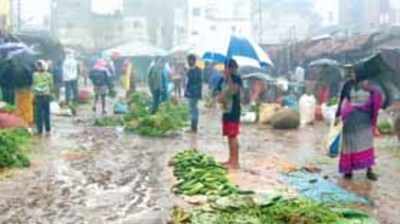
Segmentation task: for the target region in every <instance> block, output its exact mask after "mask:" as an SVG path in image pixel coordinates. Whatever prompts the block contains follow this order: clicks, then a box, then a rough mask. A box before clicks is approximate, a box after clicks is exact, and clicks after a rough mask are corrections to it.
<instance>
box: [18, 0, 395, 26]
mask: <svg viewBox="0 0 400 224" xmlns="http://www.w3.org/2000/svg"><path fill="white" fill-rule="evenodd" d="M122 1H123V0H93V5H92V10H93V11H94V12H97V13H104V14H107V13H112V12H114V11H115V10H119V9H122ZM243 1H249V0H243ZM314 1H315V7H316V9H317V11H318V12H319V13H320V14H321V16H322V17H323V18H324V22H325V23H326V22H327V21H329V15H330V14H332V15H333V17H334V18H333V22H336V21H337V14H338V13H337V10H338V6H337V2H338V0H314ZM397 1H399V0H397ZM49 2H50V0H24V1H23V4H24V5H23V15H24V20H28V21H31V22H32V23H34V24H40V23H43V18H44V17H46V15H48V14H49V10H50V6H49ZM395 2H396V0H395ZM399 2H400V1H399Z"/></svg>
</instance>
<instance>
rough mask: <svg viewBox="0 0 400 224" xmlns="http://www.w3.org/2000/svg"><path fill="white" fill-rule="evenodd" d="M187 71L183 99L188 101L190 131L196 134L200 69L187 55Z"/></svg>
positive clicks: (199, 94)
mask: <svg viewBox="0 0 400 224" xmlns="http://www.w3.org/2000/svg"><path fill="white" fill-rule="evenodd" d="M187 60H188V64H189V67H190V68H189V71H188V72H187V75H186V78H187V84H186V90H185V97H186V98H187V99H188V101H189V110H190V115H191V131H192V132H193V133H197V129H198V124H199V108H198V103H199V100H200V99H201V95H202V87H203V86H202V85H203V82H202V80H201V75H202V72H201V69H200V68H199V67H197V66H196V56H194V55H192V54H191V55H189V56H188V58H187Z"/></svg>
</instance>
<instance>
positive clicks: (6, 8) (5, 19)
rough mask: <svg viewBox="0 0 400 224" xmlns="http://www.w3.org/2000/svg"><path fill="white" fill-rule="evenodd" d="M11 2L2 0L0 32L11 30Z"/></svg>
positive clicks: (0, 3) (0, 1) (0, 5)
mask: <svg viewBox="0 0 400 224" xmlns="http://www.w3.org/2000/svg"><path fill="white" fill-rule="evenodd" d="M10 15H11V1H10V0H0V31H4V30H7V29H9V26H10V22H11V17H10Z"/></svg>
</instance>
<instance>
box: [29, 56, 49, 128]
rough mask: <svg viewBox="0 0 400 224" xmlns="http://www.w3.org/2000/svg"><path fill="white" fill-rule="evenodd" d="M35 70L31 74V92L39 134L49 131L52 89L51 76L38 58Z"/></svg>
mask: <svg viewBox="0 0 400 224" xmlns="http://www.w3.org/2000/svg"><path fill="white" fill-rule="evenodd" d="M36 69H37V71H36V72H35V73H34V74H33V94H34V102H35V111H36V114H35V115H36V116H35V121H36V128H37V132H38V134H39V135H41V134H42V133H43V128H45V130H46V133H47V134H50V132H51V122H50V101H51V98H52V91H53V76H52V75H51V74H50V73H49V72H47V65H46V62H44V61H43V60H40V61H38V62H37V63H36Z"/></svg>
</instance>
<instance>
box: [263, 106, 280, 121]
mask: <svg viewBox="0 0 400 224" xmlns="http://www.w3.org/2000/svg"><path fill="white" fill-rule="evenodd" d="M280 109H281V106H280V105H279V104H261V105H260V117H259V122H260V124H268V123H270V122H271V119H272V117H273V116H274V114H275V113H276V112H278V111H279V110H280Z"/></svg>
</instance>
